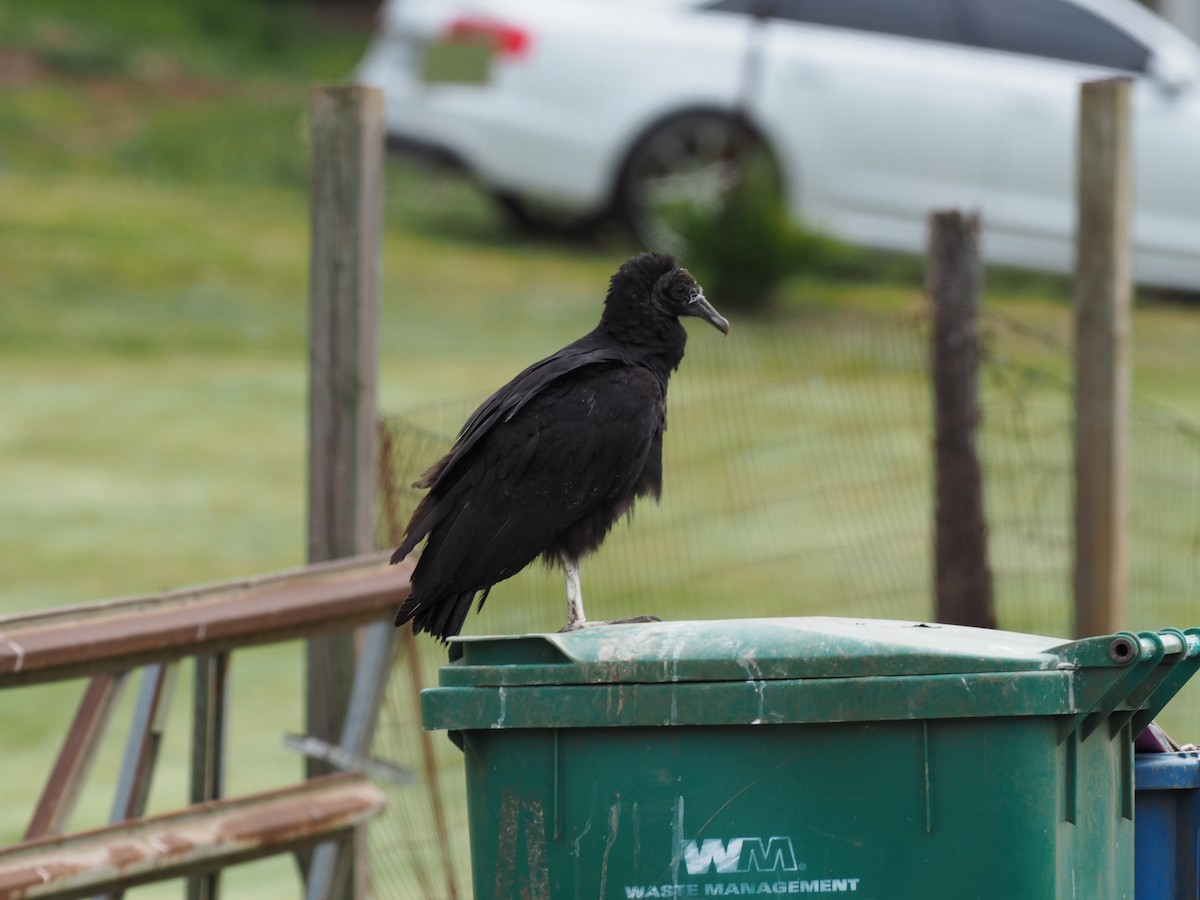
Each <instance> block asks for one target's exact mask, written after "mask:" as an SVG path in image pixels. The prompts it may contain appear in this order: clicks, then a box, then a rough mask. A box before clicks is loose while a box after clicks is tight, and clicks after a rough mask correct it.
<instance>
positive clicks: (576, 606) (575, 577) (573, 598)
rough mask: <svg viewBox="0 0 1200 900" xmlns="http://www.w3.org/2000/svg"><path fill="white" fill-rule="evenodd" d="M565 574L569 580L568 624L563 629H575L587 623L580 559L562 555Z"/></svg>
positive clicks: (567, 580)
mask: <svg viewBox="0 0 1200 900" xmlns="http://www.w3.org/2000/svg"><path fill="white" fill-rule="evenodd" d="M561 561H562V567H563V575H564V576H566V582H567V624H566V626H565V627H564V628H563V631H575V630H576V629H578V628H583V627H584V626H586V625H587V616H585V615H584V614H583V590H582V589H581V588H580V586H579V560H577V559H568V558H567V557H566V556H565V555H564V556H562V557H561Z"/></svg>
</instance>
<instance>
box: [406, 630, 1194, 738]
mask: <svg viewBox="0 0 1200 900" xmlns="http://www.w3.org/2000/svg"><path fill="white" fill-rule="evenodd" d="M450 657H451V662H450V664H449V665H446V666H443V667H442V670H441V674H440V686H439V687H436V688H430V689H428V690H425V691H423V692H422V696H421V704H422V715H423V719H424V723H425V726H426V727H427V728H450V729H457V730H461V729H470V728H493V729H494V728H540V727H596V726H625V725H661V724H670V725H685V724H734V723H739V722H740V723H746V724H768V723H785V722H792V723H801V722H834V721H841V722H846V721H883V720H894V719H917V718H953V717H995V716H1029V715H1046V716H1066V717H1069V718H1067V719H1065V720H1064V723H1063V726H1062V727H1063V728H1064V729H1065V731H1071V730H1074V729H1075V728H1080V729H1081V730H1082V731H1083V732H1086V733H1091V731H1092V730H1094V729H1095V728H1097V727H1099V724H1100V723H1101V722H1103V721H1104V720H1106V719H1109V718H1110V717H1112V716H1116V717H1117V718H1119V719H1120V723H1119V725H1120V726H1123V725H1125V724H1129V725H1130V726H1131V727H1132V728H1133V729H1134V732H1133V733H1134V734H1137V733H1138V732H1140V731H1141V730H1142V729H1143V728H1144V727H1145V726H1146V724H1148V722H1149V720H1150V718H1152V717H1153V716H1154V715H1155V714H1156V713H1157V712H1158V711H1159V710H1160V709H1161V708H1162V707H1163V706H1164V705H1165V704H1166V702H1167V701H1168V700H1169V699H1170V698H1171V697H1172V696H1174V694H1175V693H1176V692H1177V691H1178V690H1179V688H1180V687H1182V686H1183V684H1184V683H1185V682H1186V681H1187V679H1188V678H1190V677H1191V675H1192V674H1193V673H1194V672H1195V670H1196V668H1197V667H1200V629H1189V631H1188V632H1187V633H1186V634H1185V633H1184V632H1181V631H1178V630H1174V629H1166V630H1164V631H1162V632H1159V633H1157V634H1155V633H1152V632H1142V633H1141V634H1140V635H1137V634H1133V633H1130V632H1121V633H1119V634H1115V635H1107V636H1102V637H1096V638H1086V639H1083V640H1078V641H1067V642H1064V641H1063V640H1062V639H1061V638H1054V637H1046V636H1041V635H1029V634H1019V633H1014V632H1003V631H994V630H990V629H982V628H968V627H963V626H954V625H937V624H931V623H927V622H903V621H891V620H878V619H857V618H855V619H852V618H831V617H804V618H784V619H736V620H714V621H694V622H656V623H649V624H637V625H600V626H593V627H589V628H585V629H582V630H579V631H573V632H568V633H564V634H529V635H520V636H511V637H506V636H493V637H460V638H456V639H454V641H453V642H452V644H451V652H450ZM1112 724H1113V725H1114V727H1119V726H1118V723H1117V722H1116V720H1114V721H1113V723H1112ZM1064 733H1065V732H1064ZM1085 736H1086V735H1085Z"/></svg>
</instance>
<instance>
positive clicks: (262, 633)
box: [0, 554, 410, 688]
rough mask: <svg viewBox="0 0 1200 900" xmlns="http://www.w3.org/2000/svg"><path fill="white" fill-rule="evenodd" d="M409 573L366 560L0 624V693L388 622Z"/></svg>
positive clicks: (376, 558)
mask: <svg viewBox="0 0 1200 900" xmlns="http://www.w3.org/2000/svg"><path fill="white" fill-rule="evenodd" d="M409 574H410V570H409V569H406V568H404V567H403V566H389V565H387V561H386V556H385V555H384V554H370V555H367V556H359V557H354V558H352V559H349V560H339V561H337V562H332V563H324V564H320V565H316V566H308V567H306V568H304V569H299V570H295V571H291V572H283V573H280V574H277V575H269V576H264V577H261V578H255V579H249V580H243V581H234V582H226V583H222V584H215V585H210V586H207V587H200V588H192V589H188V590H184V591H175V592H171V593H166V594H157V595H152V596H145V597H131V598H127V599H122V600H110V601H106V602H103V603H93V604H88V605H84V606H68V607H61V608H58V609H52V610H47V611H45V612H37V613H28V614H21V615H14V616H3V617H0V688H5V687H14V686H16V685H24V684H35V683H39V682H45V681H56V680H59V679H63V678H71V677H76V676H80V675H93V674H98V673H102V672H121V671H128V670H129V669H132V668H136V667H138V666H142V665H147V664H149V663H157V662H169V661H172V660H176V659H180V658H182V657H185V656H195V655H198V654H212V653H220V652H224V651H227V650H231V649H234V648H237V647H248V646H253V645H257V644H269V643H274V642H277V641H283V640H290V639H293V638H302V637H310V636H313V635H318V634H326V633H331V632H336V631H345V630H346V629H348V628H354V627H357V626H359V625H365V624H369V623H371V622H378V621H381V620H383V619H386V618H387V617H389V616H390V615H391V614H392V612H393V611H394V610H395V609H396V607H397V606H399V604H400V603H401V602H402V601H403V600H404V599H405V598H406V597H407V596H408V590H409V582H408V577H407V576H408V575H409Z"/></svg>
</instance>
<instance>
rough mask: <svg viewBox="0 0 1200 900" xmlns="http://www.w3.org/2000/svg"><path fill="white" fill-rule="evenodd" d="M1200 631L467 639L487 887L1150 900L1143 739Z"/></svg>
mask: <svg viewBox="0 0 1200 900" xmlns="http://www.w3.org/2000/svg"><path fill="white" fill-rule="evenodd" d="M1198 664H1200V631H1197V630H1195V629H1193V630H1191V631H1189V632H1187V633H1186V634H1185V633H1183V632H1180V631H1174V630H1168V631H1164V632H1160V633H1158V634H1153V633H1149V632H1145V633H1142V634H1140V635H1135V634H1132V633H1122V634H1117V635H1111V636H1107V637H1098V638H1090V639H1087V640H1081V641H1075V642H1071V643H1064V642H1063V641H1062V640H1061V639H1056V638H1049V637H1039V636H1034V635H1025V634H1013V633H1006V632H997V631H988V630H983V629H974V628H963V627H954V626H943V625H929V624H924V623H913V622H893V621H878V620H862V619H839V618H795V619H758V620H754V619H748V620H737V621H708V622H664V623H654V624H649V625H613V626H597V627H592V628H587V629H584V630H582V631H577V632H572V633H568V634H539V635H527V636H521V637H485V638H462V639H460V640H458V641H456V642H455V643H454V644H453V645H452V649H451V662H450V664H449V665H447V666H445V667H443V669H442V671H441V677H440V686H439V687H436V688H431V689H429V690H426V691H424V692H423V693H422V712H423V717H424V724H425V726H426V727H427V728H431V729H448V730H449V731H450V732H451V737H452V738H453V739H454V740H455V742H456V743H457V744H458V745H459V746H460V747H461V748H462V750H463V752H464V754H465V762H466V777H467V803H468V813H469V820H470V837H471V856H472V866H473V875H474V886H475V897H476V898H477V900H484V898H493V897H494V898H505V900H507V898H531V900H534V898H554V900H558V898H564V900H565V898H589V900H590V898H600V900H608V898H620V900H630V898H645V897H730V896H743V897H744V896H792V895H819V896H832V895H853V896H854V897H857V898H860V900H868V898H870V900H967V898H972V900H991V898H995V900H1001V898H1003V900H1040V898H1056V900H1057V898H1077V900H1108V898H1130V900H1132V897H1133V821H1132V819H1133V800H1134V793H1133V765H1132V754H1133V737H1134V735H1135V734H1136V733H1137V732H1139V731H1140V730H1141V729H1142V728H1144V727H1145V725H1146V724H1147V723H1148V722H1149V721H1150V719H1151V718H1152V717H1153V716H1154V714H1155V713H1157V712H1158V710H1159V709H1161V707H1162V706H1163V705H1165V703H1166V702H1167V701H1168V700H1169V699H1170V697H1171V696H1173V695H1174V693H1175V692H1176V691H1177V690H1178V689H1179V688H1180V687H1181V686H1182V685H1183V684H1184V682H1186V680H1187V679H1188V678H1189V677H1190V676H1191V674H1192V673H1193V672H1194V670H1195V668H1196V667H1197V665H1198Z"/></svg>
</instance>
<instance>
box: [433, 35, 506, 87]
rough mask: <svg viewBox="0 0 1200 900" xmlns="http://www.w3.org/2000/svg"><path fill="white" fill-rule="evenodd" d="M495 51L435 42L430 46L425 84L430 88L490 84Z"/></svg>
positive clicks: (479, 46)
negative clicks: (444, 85) (493, 52)
mask: <svg viewBox="0 0 1200 900" xmlns="http://www.w3.org/2000/svg"><path fill="white" fill-rule="evenodd" d="M491 63H492V48H491V47H489V46H487V45H485V44H478V43H469V42H455V43H450V42H446V41H434V42H433V43H430V44H428V45H426V47H425V58H424V60H423V64H422V66H421V80H422V81H424V82H425V83H426V84H487V82H488V76H489V75H490V73H491Z"/></svg>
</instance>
